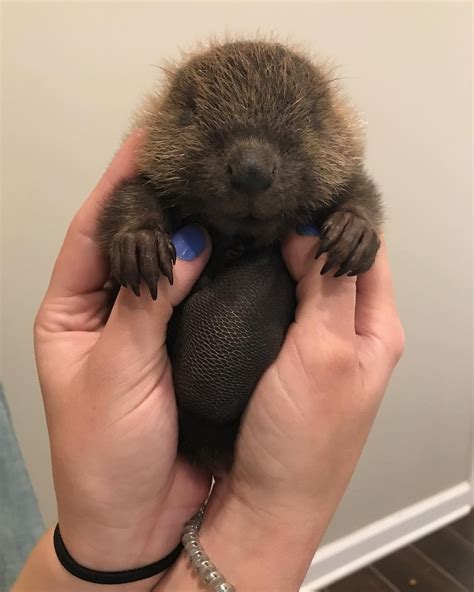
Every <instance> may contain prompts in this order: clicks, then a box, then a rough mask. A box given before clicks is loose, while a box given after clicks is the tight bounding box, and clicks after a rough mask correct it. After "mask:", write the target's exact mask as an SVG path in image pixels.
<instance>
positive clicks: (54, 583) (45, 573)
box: [12, 529, 159, 592]
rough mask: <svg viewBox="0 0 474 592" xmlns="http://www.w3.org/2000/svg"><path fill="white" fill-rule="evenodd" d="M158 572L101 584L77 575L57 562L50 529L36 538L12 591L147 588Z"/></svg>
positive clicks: (130, 591) (132, 591)
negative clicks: (119, 581)
mask: <svg viewBox="0 0 474 592" xmlns="http://www.w3.org/2000/svg"><path fill="white" fill-rule="evenodd" d="M158 581H159V576H154V577H151V578H148V579H146V580H141V581H139V582H131V583H129V584H119V585H110V586H105V587H104V586H103V585H101V584H93V583H90V582H86V581H84V580H81V579H79V578H76V577H75V576H73V575H72V574H70V573H69V572H68V571H66V570H65V569H64V568H63V566H62V565H61V563H60V562H59V560H58V558H57V556H56V553H55V550H54V545H53V529H50V530H48V531H47V532H46V533H45V534H44V535H43V536H42V537H41V539H40V540H39V541H38V543H37V544H36V546H35V548H34V549H33V551H32V553H31V555H30V556H29V558H28V560H27V562H26V564H25V566H24V568H23V570H22V572H21V574H20V576H19V577H18V580H17V581H16V583H15V585H14V586H13V589H12V592H32V591H33V590H34V592H64V591H65V590H67V591H68V592H100V591H102V592H103V591H104V590H105V589H106V590H107V592H150V591H151V590H152V589H153V587H154V586H155V585H156V583H157V582H158Z"/></svg>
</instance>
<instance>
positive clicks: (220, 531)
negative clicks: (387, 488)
mask: <svg viewBox="0 0 474 592" xmlns="http://www.w3.org/2000/svg"><path fill="white" fill-rule="evenodd" d="M331 515H332V509H331V511H330V512H321V513H320V514H317V513H315V512H314V511H312V509H311V508H310V507H309V506H308V505H307V504H306V505H303V504H299V503H297V504H295V505H294V506H293V507H290V506H289V505H288V506H286V507H279V508H276V507H274V508H272V510H271V513H270V512H268V513H267V510H266V509H263V508H255V507H250V506H249V505H248V504H247V503H245V502H244V501H243V500H240V499H238V498H236V497H235V496H233V495H230V494H227V493H224V492H217V495H215V494H213V496H212V498H211V501H210V503H209V505H208V508H207V510H206V515H205V517H204V521H203V524H202V527H201V530H200V541H201V544H202V546H203V548H204V551H205V553H206V554H207V555H208V556H209V558H210V561H211V562H212V563H213V564H214V565H215V566H216V568H217V569H218V571H220V572H221V573H222V574H223V575H224V577H225V578H226V580H227V581H228V582H230V583H231V584H233V585H234V586H235V588H236V590H237V591H240V590H244V591H245V592H257V591H258V592H267V591H268V592H273V591H274V590H278V592H296V591H297V590H298V589H299V587H300V585H301V583H302V581H303V579H304V576H305V574H306V572H307V570H308V568H309V565H310V563H311V560H312V558H313V556H314V553H315V551H316V549H317V547H318V545H319V543H320V541H321V538H322V536H323V534H324V532H325V530H326V528H327V524H328V523H329V520H330V517H331ZM207 589H208V588H207V587H206V586H205V585H203V584H202V583H200V581H199V579H198V577H197V575H196V572H195V570H194V568H191V566H190V563H189V560H188V557H187V555H186V554H185V553H182V555H181V557H180V558H179V560H178V561H177V562H176V564H175V565H174V566H173V568H171V569H170V570H169V572H168V573H167V574H166V575H165V576H164V577H163V579H162V580H161V581H160V583H159V584H158V585H157V586H156V588H155V589H154V590H155V591H156V592H192V591H193V590H196V591H201V590H202V591H204V590H207Z"/></svg>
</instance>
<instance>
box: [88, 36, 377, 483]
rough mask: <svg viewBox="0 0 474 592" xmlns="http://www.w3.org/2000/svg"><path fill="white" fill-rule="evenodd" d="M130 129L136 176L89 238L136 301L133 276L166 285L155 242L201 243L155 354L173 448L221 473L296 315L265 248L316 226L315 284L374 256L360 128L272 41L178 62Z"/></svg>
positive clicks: (331, 93)
mask: <svg viewBox="0 0 474 592" xmlns="http://www.w3.org/2000/svg"><path fill="white" fill-rule="evenodd" d="M137 124H138V125H139V126H140V127H143V128H145V130H146V133H145V138H144V142H143V146H142V148H141V152H140V154H139V163H138V164H139V171H140V173H139V174H138V175H137V177H136V178H135V179H132V180H129V181H125V182H124V183H123V184H122V185H121V186H120V187H119V188H118V189H117V190H116V191H115V193H114V194H113V195H112V196H111V198H110V200H109V201H108V202H107V204H106V206H105V208H104V210H103V213H102V216H101V218H100V221H99V241H100V244H101V246H102V248H103V250H104V253H105V254H106V256H108V257H109V258H110V262H111V275H112V278H113V279H114V280H115V281H116V282H117V283H118V284H121V285H123V286H128V287H130V288H131V289H132V290H133V291H134V292H135V294H137V295H139V294H140V287H139V286H140V283H141V281H144V282H145V283H146V284H147V286H148V288H149V290H150V293H151V295H152V298H153V299H156V298H157V282H158V279H159V276H160V274H164V275H165V276H166V277H167V278H168V279H169V281H170V282H172V281H173V265H174V263H175V261H176V252H175V250H174V246H173V243H172V242H171V240H170V236H169V233H170V232H172V231H173V230H175V229H177V228H179V227H181V226H183V225H184V224H186V223H188V222H197V223H199V224H202V225H203V226H204V227H205V228H207V230H208V231H209V232H210V234H211V238H212V253H211V257H210V260H209V262H208V264H207V266H206V268H205V270H204V271H203V273H202V275H201V277H200V279H199V280H198V282H197V283H196V284H195V286H194V287H193V290H192V292H191V294H190V295H189V296H188V297H187V298H186V299H185V300H184V302H182V303H181V304H180V305H179V306H178V307H177V308H176V309H175V310H174V313H173V316H172V319H171V322H170V324H169V326H168V335H167V349H168V354H169V357H170V360H171V362H172V368H173V383H174V388H175V394H176V401H177V409H178V420H179V441H178V449H179V451H180V452H181V453H182V454H183V455H184V456H185V457H186V458H187V459H188V460H190V461H191V462H193V463H195V464H198V465H199V466H202V467H205V468H206V469H208V470H210V471H212V472H213V473H214V474H219V473H220V472H222V471H226V470H228V469H229V468H230V467H231V466H232V462H233V458H234V447H235V441H236V437H237V434H238V430H239V426H240V419H241V416H242V413H243V411H244V409H245V407H246V405H247V403H248V401H249V399H250V397H251V395H252V393H253V392H254V389H255V387H256V384H257V382H258V380H259V379H260V377H261V376H262V374H263V372H264V371H265V370H266V368H267V367H268V366H269V365H270V364H271V363H272V362H273V361H274V360H275V358H276V356H277V355H278V352H279V351H280V349H281V346H282V343H283V341H284V338H285V334H286V331H287V329H288V327H289V325H290V324H291V322H292V321H293V319H294V311H295V306H296V301H295V285H294V282H293V280H292V278H291V276H290V275H289V273H288V271H287V269H286V267H285V265H284V263H283V260H282V258H281V253H280V250H279V247H278V243H279V240H280V239H282V238H284V237H285V236H286V235H288V233H289V232H291V231H292V230H294V228H295V226H296V225H297V224H315V225H316V226H318V227H320V229H321V236H320V243H319V248H318V251H317V252H316V253H315V257H319V256H320V255H321V254H322V253H324V252H327V253H328V255H327V261H326V263H325V265H324V266H323V268H322V270H321V273H327V272H328V271H329V270H334V272H335V275H343V274H348V275H355V274H358V273H362V272H364V271H366V270H367V269H368V268H369V267H370V266H371V264H372V262H373V260H374V257H375V255H376V252H377V249H378V246H379V239H378V235H377V231H378V229H379V226H380V223H381V217H382V214H381V202H380V198H379V195H378V192H377V190H376V187H375V185H374V183H373V182H372V181H371V180H370V178H369V177H368V176H367V174H366V173H365V171H364V168H363V164H362V141H361V134H360V125H359V124H358V121H357V119H356V118H355V116H354V115H353V113H352V111H351V110H350V109H349V107H348V106H347V105H346V104H345V103H344V102H343V101H342V100H341V98H340V96H339V94H338V92H337V89H336V87H335V85H334V83H333V82H331V79H330V76H329V74H328V73H327V72H326V71H325V70H324V69H323V68H321V67H320V66H318V65H316V64H313V63H312V62H311V61H310V60H309V59H308V58H306V57H305V56H304V55H302V54H300V53H298V52H296V51H293V50H291V49H289V48H287V47H285V46H283V45H281V44H278V43H269V42H264V41H238V42H229V43H224V44H221V45H214V46H211V47H210V48H209V49H207V50H206V51H203V52H200V53H196V54H195V55H192V56H191V57H190V58H188V59H187V60H185V61H184V63H182V64H181V65H179V66H178V67H177V68H175V69H173V70H172V71H170V72H169V73H168V81H167V86H166V88H165V89H164V91H163V92H161V93H159V94H157V95H152V96H151V97H150V98H149V100H148V102H147V105H146V106H145V108H144V109H143V112H142V113H141V114H140V115H139V117H138V121H137ZM222 303H225V307H223V306H222ZM229 311H230V312H229ZM230 313H231V314H230Z"/></svg>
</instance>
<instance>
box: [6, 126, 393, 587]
mask: <svg viewBox="0 0 474 592" xmlns="http://www.w3.org/2000/svg"><path fill="white" fill-rule="evenodd" d="M140 142H141V139H140V136H139V134H135V135H134V136H132V137H131V138H129V139H128V140H127V141H126V142H125V144H124V146H123V147H122V149H121V150H120V152H119V153H118V154H117V156H116V158H115V159H114V161H113V162H112V164H111V165H110V167H109V169H108V171H107V172H106V173H105V175H104V177H103V178H102V180H101V181H100V183H99V184H98V186H97V187H96V189H95V190H94V191H93V192H92V194H91V196H90V197H89V199H88V200H87V201H86V202H85V204H84V205H83V206H82V208H81V210H80V211H79V212H78V213H77V215H76V216H75V218H74V220H73V221H72V223H71V225H70V227H69V229H68V232H67V235H66V238H65V241H64V244H63V246H62V249H61V252H60V254H59V256H58V259H57V262H56V265H55V268H54V271H53V274H52V278H51V283H50V285H49V288H48V291H47V293H46V296H45V298H44V301H43V303H42V305H41V307H40V310H39V312H38V315H37V319H36V323H35V349H36V357H37V367H38V374H39V378H40V383H41V389H42V393H43V397H44V404H45V409H46V416H47V422H48V430H49V435H50V443H51V454H52V462H53V474H54V482H55V489H56V497H57V503H58V514H59V523H60V526H61V529H62V533H63V538H64V541H65V543H66V546H67V548H68V549H69V551H70V553H71V555H72V556H73V557H74V558H75V559H76V561H78V562H79V563H81V564H83V565H86V566H87V567H90V568H94V569H98V570H104V571H107V570H123V569H127V568H133V567H138V566H140V565H144V564H147V563H151V562H153V561H156V560H157V559H158V558H160V557H163V556H164V555H166V554H167V553H168V552H169V551H170V550H171V549H173V548H174V547H175V545H176V544H177V542H178V540H179V538H180V531H181V528H182V524H183V523H184V522H185V521H186V520H187V519H188V518H189V517H190V516H191V515H192V514H193V513H194V512H195V511H196V509H197V508H198V507H199V506H200V504H201V503H202V501H203V500H204V498H205V497H206V494H207V491H208V486H209V477H208V475H206V474H205V473H203V472H198V471H196V470H195V469H191V467H190V466H189V465H187V464H186V463H185V462H184V461H183V460H182V459H181V458H179V457H178V456H177V453H176V446H177V418H176V407H175V403H174V393H173V385H172V380H171V368H170V364H169V360H168V358H167V354H166V347H165V339H166V325H167V322H168V321H169V319H170V317H171V314H172V307H173V306H174V305H176V304H177V303H178V302H179V301H180V300H182V299H183V298H184V297H185V296H186V294H187V293H188V292H189V290H190V289H191V286H192V284H193V283H194V282H195V281H196V279H197V277H198V276H199V273H200V272H201V271H202V269H203V268H204V266H205V264H206V261H207V260H208V257H209V254H210V244H208V246H207V248H206V249H205V251H204V252H203V253H202V254H201V255H200V257H198V258H197V259H195V260H194V261H191V262H189V261H180V260H178V261H177V263H176V266H175V268H174V284H173V286H170V285H169V283H168V281H167V280H166V278H164V277H162V278H160V280H159V282H160V283H159V294H160V296H159V298H158V300H157V301H153V300H152V298H151V297H150V296H149V295H148V293H147V294H146V295H145V294H144V295H143V297H142V298H140V299H138V298H136V297H135V296H134V295H133V293H132V292H131V290H128V289H122V290H121V291H120V293H119V295H118V298H117V300H116V302H115V304H114V306H113V308H112V311H111V312H110V311H109V306H108V301H109V300H108V294H107V292H106V291H105V290H104V289H103V288H102V286H103V285H104V282H105V280H106V279H107V274H108V266H107V262H106V260H105V259H104V257H103V256H102V255H101V253H100V249H99V247H98V245H97V242H96V240H95V238H94V237H95V231H96V224H97V218H98V213H99V211H100V209H101V207H102V205H103V203H104V200H107V198H108V197H109V196H110V195H111V193H112V192H113V190H114V188H115V187H116V186H117V184H119V183H120V182H122V181H123V179H125V178H129V177H131V176H133V175H134V174H135V172H136V166H135V164H134V158H135V157H134V155H135V152H136V150H137V147H139V145H140ZM315 248H318V239H317V238H315V237H298V236H296V235H292V236H291V237H290V238H289V239H288V240H287V242H286V243H285V245H284V258H285V261H286V263H287V265H288V268H289V270H290V272H291V273H292V275H293V277H294V278H295V279H296V281H297V282H298V287H297V297H298V308H297V313H296V322H295V323H294V324H293V325H292V326H291V328H290V330H289V333H288V336H287V339H286V341H285V344H284V346H283V348H282V351H281V353H280V355H279V356H278V359H277V361H276V362H275V363H274V364H273V365H272V366H271V367H270V368H269V369H268V371H267V372H266V373H265V375H264V376H263V378H262V380H261V381H260V383H259V385H258V387H257V389H256V391H255V393H254V395H253V398H252V400H251V402H250V405H249V407H248V409H247V411H246V413H245V416H244V419H243V424H242V432H241V435H240V438H239V440H238V445H237V454H236V461H235V465H234V467H233V469H232V471H231V473H229V475H227V476H225V477H223V478H221V479H220V480H219V481H218V482H217V484H216V487H215V489H214V491H213V494H212V496H211V499H210V504H209V508H208V512H207V515H206V517H205V521H204V524H203V526H202V536H201V539H202V542H203V544H204V547H205V548H206V550H207V551H208V552H209V554H210V556H211V558H212V560H213V561H214V562H215V563H216V565H217V566H218V567H219V569H220V570H221V571H222V572H223V573H224V574H225V575H226V577H227V578H228V579H229V580H230V581H231V582H232V583H233V584H234V585H235V586H236V587H237V589H240V590H248V591H249V592H251V591H252V590H259V591H261V590H269V591H270V590H276V589H277V590H279V591H281V592H286V590H288V591H296V590H297V589H298V586H299V584H300V583H301V581H302V579H303V577H304V573H305V571H306V569H307V568H308V566H309V563H310V561H311V558H312V556H313V554H314V551H315V549H316V548H317V546H318V544H319V541H320V540H321V537H322V536H323V533H324V531H325V530H326V527H327V525H328V523H329V521H330V519H331V517H332V515H333V514H334V512H335V510H336V507H337V505H338V503H339V501H340V499H341V497H342V494H343V492H344V490H345V488H346V486H347V483H348V481H349V479H350V476H351V474H352V472H353V470H354V467H355V465H356V462H357V459H358V458H359V455H360V453H361V450H362V447H363V445H364V442H365V440H366V438H367V435H368V432H369V430H370V427H371V425H372V422H373V420H374V418H375V415H376V412H377V409H378V407H379V404H380V402H381V399H382V395H383V392H384V390H385V388H386V386H387V383H388V380H389V377H390V374H391V372H392V370H393V368H394V366H395V364H396V362H397V360H398V359H399V357H400V355H401V352H402V349H403V331H402V328H401V325H400V321H399V319H398V315H397V312H396V308H395V304H394V299H393V291H392V283H391V276H390V270H389V266H388V262H387V255H386V249H385V245H384V244H382V247H381V249H380V251H379V253H378V255H377V259H376V261H375V264H374V266H373V267H372V269H371V270H370V271H369V272H368V273H366V274H364V275H363V276H361V277H360V278H358V279H357V280H356V279H355V278H349V277H344V278H338V279H335V278H333V277H330V276H328V275H324V276H321V275H320V271H321V267H322V265H323V264H324V259H325V258H324V256H323V257H321V259H320V260H317V261H315V260H314V250H315ZM78 253H80V257H78ZM109 312H110V314H109ZM275 402H277V403H278V404H275ZM309 467H310V468H311V470H308V468H309ZM275 532H278V536H275ZM229 533H232V535H231V536H229ZM276 558H278V561H276ZM242 565H245V570H243V569H242ZM96 589H97V590H98V589H102V587H101V586H98V585H95V584H89V583H87V582H83V581H81V580H78V579H76V578H74V577H73V576H71V575H70V574H68V573H67V572H66V571H65V570H64V569H63V568H62V567H61V565H60V564H59V562H58V560H57V559H56V556H55V554H54V550H53V547H52V532H51V531H48V532H46V533H45V535H44V536H43V537H42V539H41V540H40V541H39V543H38V544H37V546H36V547H35V549H34V550H33V552H32V554H31V556H30V558H29V559H28V561H27V563H26V565H25V566H24V569H23V571H22V573H21V574H20V576H19V578H18V581H17V582H16V584H15V586H14V588H13V592H27V591H28V592H31V591H33V590H34V591H35V592H43V591H44V592H46V591H47V592H55V591H56V590H57V591H58V592H59V591H64V590H68V592H76V591H77V592H88V591H89V590H90V591H92V590H96ZM115 589H117V590H120V591H122V592H129V591H133V592H135V591H137V592H139V591H142V590H143V591H145V590H151V589H154V590H158V591H161V590H163V591H168V590H173V591H179V590H182V591H183V592H184V591H191V590H200V589H201V588H200V584H198V582H197V581H196V579H195V577H194V576H193V575H192V573H191V572H190V570H189V568H188V566H187V564H186V561H185V559H184V558H180V559H179V560H178V561H177V563H176V564H175V566H174V567H173V568H171V569H170V570H169V571H168V572H167V573H166V574H165V575H164V577H162V576H156V577H154V578H150V579H149V580H145V581H142V582H135V583H132V584H126V585H120V586H109V587H108V590H111V592H113V590H115Z"/></svg>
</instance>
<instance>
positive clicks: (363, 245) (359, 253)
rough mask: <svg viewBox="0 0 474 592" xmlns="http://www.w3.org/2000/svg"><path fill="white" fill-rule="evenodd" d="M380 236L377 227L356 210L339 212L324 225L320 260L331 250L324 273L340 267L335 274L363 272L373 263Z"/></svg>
mask: <svg viewBox="0 0 474 592" xmlns="http://www.w3.org/2000/svg"><path fill="white" fill-rule="evenodd" d="M379 246H380V238H379V237H378V234H377V231H376V229H375V228H374V227H373V226H372V224H371V223H370V222H369V221H368V220H366V219H365V218H364V217H362V216H359V215H357V214H355V213H354V212H350V211H345V210H341V211H338V212H335V213H334V214H332V215H331V216H329V218H328V219H327V220H326V222H325V223H324V224H323V227H322V231H321V242H320V246H319V249H318V252H317V253H316V259H317V258H318V257H319V256H320V255H322V254H323V253H327V254H328V256H327V261H326V263H325V264H324V266H323V268H322V269H321V275H324V274H325V273H327V272H328V271H329V270H330V269H333V268H336V273H335V274H334V277H339V276H341V275H346V274H347V275H348V276H353V275H359V274H361V273H364V272H365V271H367V270H368V269H370V267H371V266H372V263H373V262H374V260H375V256H376V254H377V251H378V248H379Z"/></svg>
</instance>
